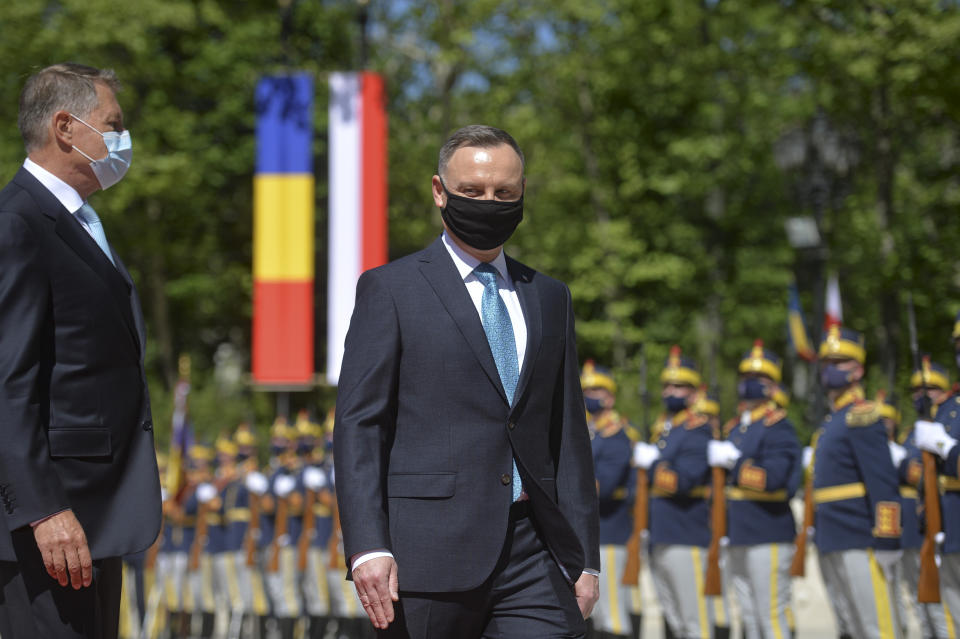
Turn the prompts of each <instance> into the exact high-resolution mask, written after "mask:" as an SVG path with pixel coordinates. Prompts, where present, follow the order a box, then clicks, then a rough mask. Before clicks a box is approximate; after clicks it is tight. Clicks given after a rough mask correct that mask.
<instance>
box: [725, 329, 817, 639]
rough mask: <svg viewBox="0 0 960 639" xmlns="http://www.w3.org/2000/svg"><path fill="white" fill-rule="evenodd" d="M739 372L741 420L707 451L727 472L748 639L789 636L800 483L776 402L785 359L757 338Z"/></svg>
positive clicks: (734, 578) (734, 566)
mask: <svg viewBox="0 0 960 639" xmlns="http://www.w3.org/2000/svg"><path fill="white" fill-rule="evenodd" d="M739 373H740V381H739V383H738V385H737V396H738V398H739V400H740V402H739V405H738V412H739V415H738V417H736V418H734V419H732V420H730V421H729V422H727V424H726V425H725V427H724V430H725V431H726V433H725V434H726V437H725V440H724V441H711V442H710V445H709V449H708V457H709V462H710V465H711V466H717V467H722V468H725V469H726V470H727V484H728V487H727V512H728V528H727V535H728V537H729V539H730V545H729V547H728V549H727V552H728V555H729V562H728V564H727V565H728V567H729V570H730V583H731V585H732V586H733V591H734V593H735V595H736V597H737V600H738V601H739V603H740V611H741V617H742V622H743V629H744V637H746V639H761V638H762V637H775V636H778V635H780V636H784V637H789V636H790V635H791V633H792V626H793V613H792V610H791V607H790V562H791V561H792V559H793V552H794V548H793V543H792V542H793V538H794V535H795V532H796V523H795V522H794V519H793V513H792V511H791V510H790V499H791V498H792V497H793V494H794V493H795V492H796V490H797V487H798V484H799V479H800V477H799V473H798V469H799V466H800V444H799V443H798V441H797V436H796V433H795V432H794V429H793V424H791V423H790V420H789V419H787V413H786V411H785V410H783V409H782V408H780V406H779V405H778V403H777V401H776V400H775V399H774V398H775V397H776V396H777V393H778V392H781V393H782V390H781V389H780V387H779V386H778V385H777V384H778V383H779V382H780V380H781V377H782V364H781V362H780V358H779V357H777V356H776V355H775V354H774V353H772V352H770V351H769V350H767V349H765V348H764V347H763V342H762V341H760V340H757V341H756V343H755V344H754V346H753V348H752V349H751V350H750V351H749V352H748V353H746V355H744V357H743V359H741V361H740V366H739ZM781 401H783V400H782V399H781Z"/></svg>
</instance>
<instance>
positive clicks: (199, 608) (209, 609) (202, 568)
mask: <svg viewBox="0 0 960 639" xmlns="http://www.w3.org/2000/svg"><path fill="white" fill-rule="evenodd" d="M213 592H214V589H213V558H212V557H211V556H210V555H209V554H207V553H201V554H200V562H199V565H198V566H197V569H196V570H188V571H187V579H186V587H185V588H184V595H183V596H184V610H186V611H187V612H197V613H201V612H203V613H208V614H212V613H214V612H216V610H217V602H216V599H215V598H214V596H213Z"/></svg>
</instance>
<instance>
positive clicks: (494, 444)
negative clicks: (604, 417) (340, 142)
mask: <svg viewBox="0 0 960 639" xmlns="http://www.w3.org/2000/svg"><path fill="white" fill-rule="evenodd" d="M507 267H508V269H509V272H510V275H511V277H512V278H513V283H514V287H515V289H516V291H517V296H518V298H519V300H520V304H521V306H522V308H523V313H524V319H525V321H526V325H527V339H528V341H527V350H526V355H525V357H524V362H523V367H522V370H521V371H520V381H519V384H518V387H517V390H516V394H515V401H514V404H513V406H510V405H509V404H508V402H507V398H506V394H505V393H504V390H503V386H502V384H501V382H500V376H499V375H498V373H497V368H496V364H495V363H494V359H493V355H492V354H491V352H490V346H489V344H488V343H487V338H486V335H485V333H484V331H483V326H482V324H481V321H480V316H479V314H478V313H477V310H476V307H475V306H474V305H473V302H472V301H471V299H470V295H469V293H468V292H467V289H466V286H465V285H464V282H463V280H462V279H461V277H460V274H459V272H458V271H457V269H456V266H455V265H454V263H453V260H452V258H451V257H450V255H449V253H447V250H446V248H445V247H444V245H443V242H442V240H441V239H439V238H438V239H437V240H436V241H435V242H433V244H431V245H430V246H429V247H428V248H426V249H424V250H423V251H420V252H418V253H415V254H413V255H410V256H407V257H405V258H402V259H400V260H397V261H395V262H392V263H390V264H388V265H386V266H382V267H380V268H377V269H373V270H371V271H367V272H366V273H364V274H363V275H362V276H361V277H360V280H359V282H358V283H357V299H356V306H355V308H354V313H353V318H352V319H351V322H350V329H349V331H348V333H347V338H346V344H345V352H344V358H343V368H342V372H341V374H340V384H339V389H338V396H337V415H336V428H335V430H334V433H335V435H334V450H335V460H336V461H335V463H336V479H337V482H336V488H337V496H338V503H339V506H340V519H341V523H342V527H343V536H344V552H345V555H346V556H347V557H348V558H349V557H351V556H353V555H355V554H356V553H359V552H364V551H367V550H371V549H375V548H388V549H389V550H390V551H391V552H392V553H393V554H394V556H395V557H396V560H397V564H398V567H399V578H400V588H401V590H408V591H434V592H452V591H464V590H469V589H472V588H475V587H477V586H479V585H480V584H481V583H483V581H484V580H485V579H486V578H487V577H488V576H489V575H490V574H491V573H492V571H493V569H494V566H495V564H496V562H497V559H498V557H499V556H500V553H501V551H502V550H503V547H504V541H505V539H506V535H507V525H508V514H509V510H510V504H511V500H512V490H511V486H510V485H509V480H510V476H511V460H512V459H513V458H514V456H516V460H517V466H518V468H519V471H520V475H521V477H522V479H523V485H524V489H525V490H526V492H527V493H528V494H529V496H530V503H531V506H532V509H533V512H534V516H535V519H536V521H537V522H538V524H539V530H540V532H541V535H542V537H543V538H544V541H545V543H546V544H547V545H548V547H549V548H550V550H551V551H552V553H553V555H554V556H555V557H556V558H557V560H558V561H559V562H560V563H561V565H562V566H563V567H564V568H565V569H566V571H567V574H568V575H569V576H570V578H571V579H574V580H575V579H577V578H579V576H580V573H581V572H582V570H583V568H584V566H587V567H592V568H598V567H599V564H600V556H599V555H600V551H599V543H598V523H597V522H598V515H597V495H596V489H595V483H594V473H593V462H592V457H591V449H590V439H589V434H588V431H587V426H586V415H585V411H584V408H583V397H582V393H581V390H580V378H579V367H578V363H577V354H576V343H575V334H574V320H573V309H572V304H571V298H570V292H569V290H568V289H567V287H566V286H565V285H563V284H562V283H561V282H558V281H556V280H553V279H551V278H549V277H546V276H544V275H542V274H540V273H537V272H536V271H534V270H532V269H530V268H528V267H526V266H524V265H522V264H520V263H519V262H516V261H514V260H512V259H510V258H507Z"/></svg>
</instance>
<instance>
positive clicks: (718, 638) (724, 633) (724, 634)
mask: <svg viewBox="0 0 960 639" xmlns="http://www.w3.org/2000/svg"><path fill="white" fill-rule="evenodd" d="M713 639H730V626H714V627H713Z"/></svg>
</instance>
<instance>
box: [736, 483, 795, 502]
mask: <svg viewBox="0 0 960 639" xmlns="http://www.w3.org/2000/svg"><path fill="white" fill-rule="evenodd" d="M727 499H729V500H731V501H787V491H786V489H781V490H773V491H767V490H751V489H749V488H737V487H735V486H727Z"/></svg>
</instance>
